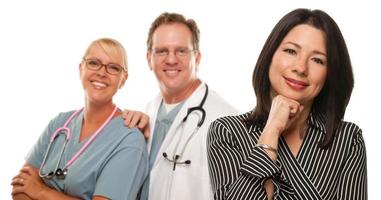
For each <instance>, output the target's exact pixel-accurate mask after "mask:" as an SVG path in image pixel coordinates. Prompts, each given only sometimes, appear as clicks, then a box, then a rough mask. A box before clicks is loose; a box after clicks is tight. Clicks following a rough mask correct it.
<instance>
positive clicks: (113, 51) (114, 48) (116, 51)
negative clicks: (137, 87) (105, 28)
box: [83, 38, 128, 73]
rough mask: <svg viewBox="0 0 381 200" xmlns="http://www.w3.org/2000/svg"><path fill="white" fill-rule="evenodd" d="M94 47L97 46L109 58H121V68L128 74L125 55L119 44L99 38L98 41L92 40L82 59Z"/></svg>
mask: <svg viewBox="0 0 381 200" xmlns="http://www.w3.org/2000/svg"><path fill="white" fill-rule="evenodd" d="M95 45H99V46H100V47H101V48H102V49H103V50H104V52H105V53H106V54H107V55H108V56H110V57H119V56H121V57H122V62H123V63H122V67H123V69H124V70H125V71H126V73H127V72H128V67H127V66H128V65H127V53H126V50H125V49H124V47H123V45H122V44H121V43H120V42H118V41H117V40H114V39H111V38H100V39H97V40H94V41H93V42H91V43H90V45H89V47H87V49H86V51H85V54H84V55H83V57H86V56H87V55H88V54H89V52H90V49H91V48H92V47H93V46H95Z"/></svg>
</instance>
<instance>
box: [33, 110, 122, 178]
mask: <svg viewBox="0 0 381 200" xmlns="http://www.w3.org/2000/svg"><path fill="white" fill-rule="evenodd" d="M82 110H83V108H81V109H79V110H77V111H75V112H74V113H73V114H72V115H71V116H70V117H69V118H68V119H67V120H66V122H65V124H64V125H63V126H62V127H60V128H58V129H57V130H56V131H55V132H54V133H53V135H52V137H51V138H50V141H49V145H48V148H47V150H46V153H45V156H44V158H43V160H42V163H41V167H40V170H39V175H40V177H42V178H52V177H53V176H54V172H56V171H57V170H58V169H59V165H60V163H61V160H62V156H63V153H64V151H65V148H66V146H67V143H68V142H69V141H70V139H71V136H72V134H71V130H70V128H69V127H68V125H69V123H70V122H71V121H72V120H73V118H74V117H75V116H76V115H78V114H79V113H80V112H81V111H82ZM117 110H118V107H117V106H115V107H114V110H113V111H112V113H111V114H110V116H109V117H108V118H107V120H106V121H105V122H104V123H103V124H102V126H101V127H99V128H98V129H97V130H96V132H95V133H93V134H92V135H91V137H90V138H89V140H87V141H86V143H85V144H84V145H83V146H82V147H81V148H80V149H79V150H78V151H77V152H76V153H75V155H74V156H73V157H72V158H71V159H70V160H69V161H68V162H67V163H66V165H65V166H64V168H63V170H61V171H63V172H65V171H66V170H67V169H68V168H69V167H70V166H71V165H72V164H73V163H74V161H76V160H77V159H78V157H79V156H80V155H81V154H82V153H83V152H84V151H85V150H86V149H87V148H88V147H89V145H90V144H91V143H92V142H93V141H94V139H95V138H96V137H97V136H98V135H99V133H100V132H101V131H102V130H103V128H104V127H105V126H106V125H107V124H108V122H109V121H111V119H112V117H113V116H114V115H115V113H116V111H117ZM59 134H65V142H64V144H63V147H62V149H61V153H60V156H59V159H58V162H57V164H56V166H55V169H54V171H51V172H49V173H47V174H43V173H42V169H43V168H44V166H45V164H46V160H47V158H48V155H49V154H50V148H51V145H52V143H53V142H54V140H55V139H56V138H57V136H58V135H59Z"/></svg>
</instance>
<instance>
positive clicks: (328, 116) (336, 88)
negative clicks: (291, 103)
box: [246, 9, 354, 148]
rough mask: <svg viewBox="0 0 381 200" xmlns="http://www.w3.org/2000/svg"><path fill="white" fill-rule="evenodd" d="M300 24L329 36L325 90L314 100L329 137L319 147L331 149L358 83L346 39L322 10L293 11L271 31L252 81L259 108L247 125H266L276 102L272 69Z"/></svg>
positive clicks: (327, 41)
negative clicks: (275, 57) (284, 43)
mask: <svg viewBox="0 0 381 200" xmlns="http://www.w3.org/2000/svg"><path fill="white" fill-rule="evenodd" d="M300 24H308V25H311V26H313V27H315V28H317V29H319V30H321V31H322V32H324V33H325V45H326V48H327V78H326V81H325V84H324V86H323V88H322V90H321V91H320V93H319V94H318V96H316V97H315V99H314V102H313V105H312V110H311V112H312V113H313V114H316V115H318V116H321V118H322V121H323V123H324V124H325V127H326V131H327V134H326V135H325V137H324V138H323V139H322V140H321V141H320V144H319V145H320V147H322V148H327V147H329V146H330V145H331V144H332V141H333V139H334V137H335V134H336V130H337V128H338V126H339V124H340V122H341V120H342V119H343V117H344V114H345V109H346V107H347V105H348V102H349V99H350V96H351V93H352V89H353V83H354V81H353V72H352V66H351V61H350V58H349V54H348V50H347V46H346V44H345V41H344V38H343V35H342V34H341V31H340V29H339V27H338V26H337V24H336V22H335V21H334V20H333V19H332V18H331V17H330V16H329V15H328V14H327V13H325V12H324V11H321V10H309V9H296V10H293V11H291V12H290V13H288V14H287V15H285V16H284V17H283V18H282V19H280V21H279V22H278V23H277V24H276V25H275V27H274V29H273V30H272V31H271V33H270V35H269V37H268V38H267V40H266V43H265V44H264V46H263V49H262V51H261V53H260V55H259V57H258V61H257V64H256V66H255V69H254V72H253V80H252V81H253V88H254V91H255V94H256V97H257V105H256V107H255V108H254V110H253V111H252V112H251V114H250V115H249V117H248V118H247V119H246V123H247V124H248V125H251V124H260V125H262V126H264V125H265V123H266V121H267V118H268V115H269V112H270V108H271V102H272V99H271V96H270V89H271V84H270V80H269V68H270V65H271V62H272V58H273V55H274V53H275V51H276V50H277V48H278V47H279V45H280V43H281V42H282V41H283V39H284V38H285V37H286V35H287V34H288V33H289V32H290V30H291V29H293V28H294V27H295V26H297V25H300Z"/></svg>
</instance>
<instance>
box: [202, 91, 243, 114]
mask: <svg viewBox="0 0 381 200" xmlns="http://www.w3.org/2000/svg"><path fill="white" fill-rule="evenodd" d="M205 105H206V112H208V111H209V112H211V113H210V114H212V116H211V117H213V118H214V119H213V120H215V119H217V118H219V117H223V116H229V115H238V114H240V111H239V110H238V109H237V108H235V107H234V106H233V105H231V104H230V103H229V102H227V101H226V100H225V99H224V98H223V97H222V96H221V95H219V94H218V93H217V92H215V91H214V90H210V92H209V95H208V98H207V100H206V102H205ZM213 115H215V116H213ZM207 116H208V114H207Z"/></svg>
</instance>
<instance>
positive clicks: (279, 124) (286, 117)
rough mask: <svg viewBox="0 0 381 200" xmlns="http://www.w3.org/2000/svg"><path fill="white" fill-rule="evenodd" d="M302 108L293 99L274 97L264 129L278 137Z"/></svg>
mask: <svg viewBox="0 0 381 200" xmlns="http://www.w3.org/2000/svg"><path fill="white" fill-rule="evenodd" d="M303 108H304V107H303V105H301V104H300V103H299V102H297V101H295V100H293V99H290V98H287V97H284V96H281V95H278V96H276V97H274V98H273V100H272V104H271V110H270V113H269V117H268V119H267V122H266V126H265V129H270V130H272V131H274V132H276V133H277V134H278V136H279V137H280V135H281V134H282V133H283V132H284V131H285V130H287V128H289V127H290V125H291V124H292V123H293V122H294V121H295V119H297V118H298V116H299V114H300V113H301V112H302V110H303Z"/></svg>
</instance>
